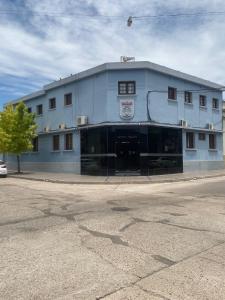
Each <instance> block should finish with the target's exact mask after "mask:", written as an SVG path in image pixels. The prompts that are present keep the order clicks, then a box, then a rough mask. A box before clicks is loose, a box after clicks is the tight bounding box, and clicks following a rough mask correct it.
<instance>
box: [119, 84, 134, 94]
mask: <svg viewBox="0 0 225 300" xmlns="http://www.w3.org/2000/svg"><path fill="white" fill-rule="evenodd" d="M135 93H136V87H135V81H119V83H118V94H119V95H130V94H135Z"/></svg>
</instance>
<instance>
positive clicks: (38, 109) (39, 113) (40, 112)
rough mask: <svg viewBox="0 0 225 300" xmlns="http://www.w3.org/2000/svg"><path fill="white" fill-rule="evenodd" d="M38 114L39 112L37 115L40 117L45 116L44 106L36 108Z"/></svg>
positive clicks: (40, 105)
mask: <svg viewBox="0 0 225 300" xmlns="http://www.w3.org/2000/svg"><path fill="white" fill-rule="evenodd" d="M36 112H37V115H38V116H40V115H42V114H43V106H42V104H39V105H37V106H36Z"/></svg>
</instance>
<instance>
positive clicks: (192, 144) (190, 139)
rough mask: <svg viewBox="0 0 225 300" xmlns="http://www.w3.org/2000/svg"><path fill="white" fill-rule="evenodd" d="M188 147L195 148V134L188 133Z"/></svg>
mask: <svg viewBox="0 0 225 300" xmlns="http://www.w3.org/2000/svg"><path fill="white" fill-rule="evenodd" d="M186 147H187V148H188V149H193V148H195V136H194V133H193V132H187V133H186Z"/></svg>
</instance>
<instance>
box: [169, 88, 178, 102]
mask: <svg viewBox="0 0 225 300" xmlns="http://www.w3.org/2000/svg"><path fill="white" fill-rule="evenodd" d="M168 99H169V100H177V89H176V88H173V87H170V86H169V87H168Z"/></svg>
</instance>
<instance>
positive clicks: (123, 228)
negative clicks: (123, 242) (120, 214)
mask: <svg viewBox="0 0 225 300" xmlns="http://www.w3.org/2000/svg"><path fill="white" fill-rule="evenodd" d="M136 223H137V222H136V221H131V222H130V223H128V224H127V225H125V226H123V227H122V228H120V230H119V231H120V232H123V231H125V230H126V229H127V228H129V227H131V226H132V225H135V224H136Z"/></svg>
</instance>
